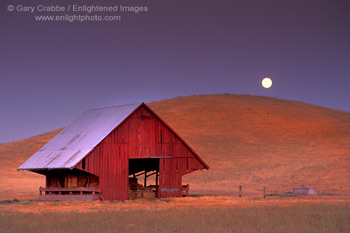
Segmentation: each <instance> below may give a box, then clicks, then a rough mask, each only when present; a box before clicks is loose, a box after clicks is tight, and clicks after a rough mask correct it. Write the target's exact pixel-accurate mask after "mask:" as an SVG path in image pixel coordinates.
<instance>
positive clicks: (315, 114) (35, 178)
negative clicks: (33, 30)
mask: <svg viewBox="0 0 350 233" xmlns="http://www.w3.org/2000/svg"><path fill="white" fill-rule="evenodd" d="M149 105H150V107H151V108H152V109H153V110H154V111H155V112H156V113H158V115H160V116H161V117H162V118H163V119H164V120H165V121H166V122H167V123H168V124H169V125H170V126H171V127H172V128H173V129H174V130H175V131H176V132H178V134H179V135H181V136H182V137H183V138H184V139H185V140H186V141H187V142H188V143H189V144H190V145H191V146H192V148H193V149H194V150H195V151H196V152H197V153H198V154H199V155H200V156H201V157H202V158H203V159H204V160H205V161H206V162H207V164H208V165H209V166H210V169H209V170H208V171H206V170H205V171H197V172H195V173H193V174H190V175H187V176H185V177H184V183H189V184H190V190H191V193H192V194H215V195H236V193H237V190H238V185H242V186H243V192H245V193H247V194H249V195H253V194H259V193H261V192H262V189H263V187H266V188H267V191H268V192H269V193H273V192H278V193H282V192H289V191H292V188H293V187H302V186H305V187H316V188H317V191H318V192H323V193H350V187H349V185H348V184H349V183H350V171H349V170H350V169H349V168H350V113H349V112H344V111H338V110H334V109H329V108H324V107H320V106H315V105H310V104H304V103H300V102H295V101H288V100H281V99H276V98H268V97H259V96H246V95H202V96H191V97H179V98H174V99H169V100H163V101H158V102H152V103H149ZM58 132H59V130H55V131H52V132H50V133H47V134H43V135H40V136H36V137H32V138H29V139H25V140H20V141H15V142H12V143H7V144H1V145H0V159H1V161H2V163H1V165H0V167H1V170H0V198H1V199H5V198H13V197H18V198H37V195H38V187H39V186H42V185H44V177H43V176H41V175H36V174H34V173H31V172H23V171H22V172H18V171H16V169H17V167H18V166H20V165H21V164H22V163H23V162H24V161H25V160H26V159H28V158H29V157H30V156H31V155H32V154H33V153H35V152H36V150H38V149H39V148H40V147H42V146H43V145H44V144H45V143H46V142H47V141H49V140H50V139H51V138H52V137H53V136H54V135H56V134H57V133H58Z"/></svg>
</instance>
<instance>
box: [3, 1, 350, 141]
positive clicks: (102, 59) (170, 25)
mask: <svg viewBox="0 0 350 233" xmlns="http://www.w3.org/2000/svg"><path fill="white" fill-rule="evenodd" d="M10 4H12V5H14V6H17V5H26V6H27V5H29V6H36V5H37V4H43V5H49V4H59V5H63V6H68V5H69V4H80V5H82V4H86V5H91V4H94V5H97V4H98V5H101V6H105V5H111V6H112V5H116V4H123V5H140V6H147V7H148V9H149V11H148V12H146V13H138V14H135V13H120V12H116V13H110V14H116V15H121V16H122V20H121V21H120V22H83V23H80V22H74V23H69V22H38V21H35V20H34V18H33V17H34V15H45V13H42V12H41V13H39V14H30V13H24V12H16V11H13V12H9V11H8V10H7V6H8V5H10ZM0 7H1V8H0V29H1V31H0V32H1V33H0V42H1V43H0V78H1V82H0V107H1V114H0V143H5V142H9V141H13V140H17V139H22V138H27V137H29V136H33V135H37V134H41V133H44V132H48V131H51V130H53V129H56V128H59V127H62V126H65V125H67V124H70V123H71V122H72V121H73V120H74V119H75V118H76V117H78V116H79V115H80V114H81V112H83V111H85V110H87V109H91V108H98V107H104V106H113V105H119V104H127V103H134V102H140V101H143V102H150V101H156V100H162V99H167V98H173V97H177V96H188V95H194V94H196V95H198V94H220V93H232V94H249V95H262V96H272V97H277V98H282V99H290V100H297V101H302V102H306V103H312V104H316V105H321V106H326V107H330V108H335V109H339V110H345V111H350V90H349V89H350V14H349V12H350V1H348V0H343V1H341V0H283V1H281V0H275V1H263V0H240V1H235V0H227V1H226V0H219V1H218V0H212V1H208V0H176V1H174V0H172V1H169V0H109V1H103V0H79V1H77V0H70V1H66V0H41V1H38V0H1V3H0ZM50 14H51V15H52V14H53V13H50V12H49V13H47V14H46V15H50ZM64 14H66V13H64ZM77 14H79V13H77ZM81 14H82V13H81ZM84 14H85V13H84ZM98 14H101V13H98ZM265 76H269V77H271V78H272V79H273V82H274V85H273V87H272V88H271V89H263V88H262V87H261V84H260V82H261V79H262V78H263V77H265Z"/></svg>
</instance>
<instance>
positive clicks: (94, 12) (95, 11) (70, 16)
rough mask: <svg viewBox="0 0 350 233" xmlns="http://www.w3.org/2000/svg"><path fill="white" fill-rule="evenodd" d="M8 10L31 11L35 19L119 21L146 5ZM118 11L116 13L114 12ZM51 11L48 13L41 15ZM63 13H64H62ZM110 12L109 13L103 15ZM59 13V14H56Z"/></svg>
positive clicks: (14, 8) (12, 9) (14, 9)
mask: <svg viewBox="0 0 350 233" xmlns="http://www.w3.org/2000/svg"><path fill="white" fill-rule="evenodd" d="M7 10H8V11H9V12H19V13H23V14H24V13H31V14H34V13H36V14H38V15H34V19H35V20H36V21H69V22H74V21H78V22H83V21H121V20H122V16H126V14H132V13H147V12H148V11H149V7H148V6H130V5H112V6H103V5H78V4H73V5H36V6H33V5H8V6H7ZM116 12H118V15H115V13H116ZM47 13H51V14H50V15H43V14H47ZM63 13H65V14H63ZM106 13H111V15H105V14H106ZM58 14H60V15H58Z"/></svg>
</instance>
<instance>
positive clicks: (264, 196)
mask: <svg viewBox="0 0 350 233" xmlns="http://www.w3.org/2000/svg"><path fill="white" fill-rule="evenodd" d="M264 198H266V187H264Z"/></svg>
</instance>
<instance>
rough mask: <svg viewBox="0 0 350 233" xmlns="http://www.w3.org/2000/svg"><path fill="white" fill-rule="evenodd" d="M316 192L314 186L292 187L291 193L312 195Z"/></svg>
mask: <svg viewBox="0 0 350 233" xmlns="http://www.w3.org/2000/svg"><path fill="white" fill-rule="evenodd" d="M313 194H317V193H316V188H293V195H313Z"/></svg>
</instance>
